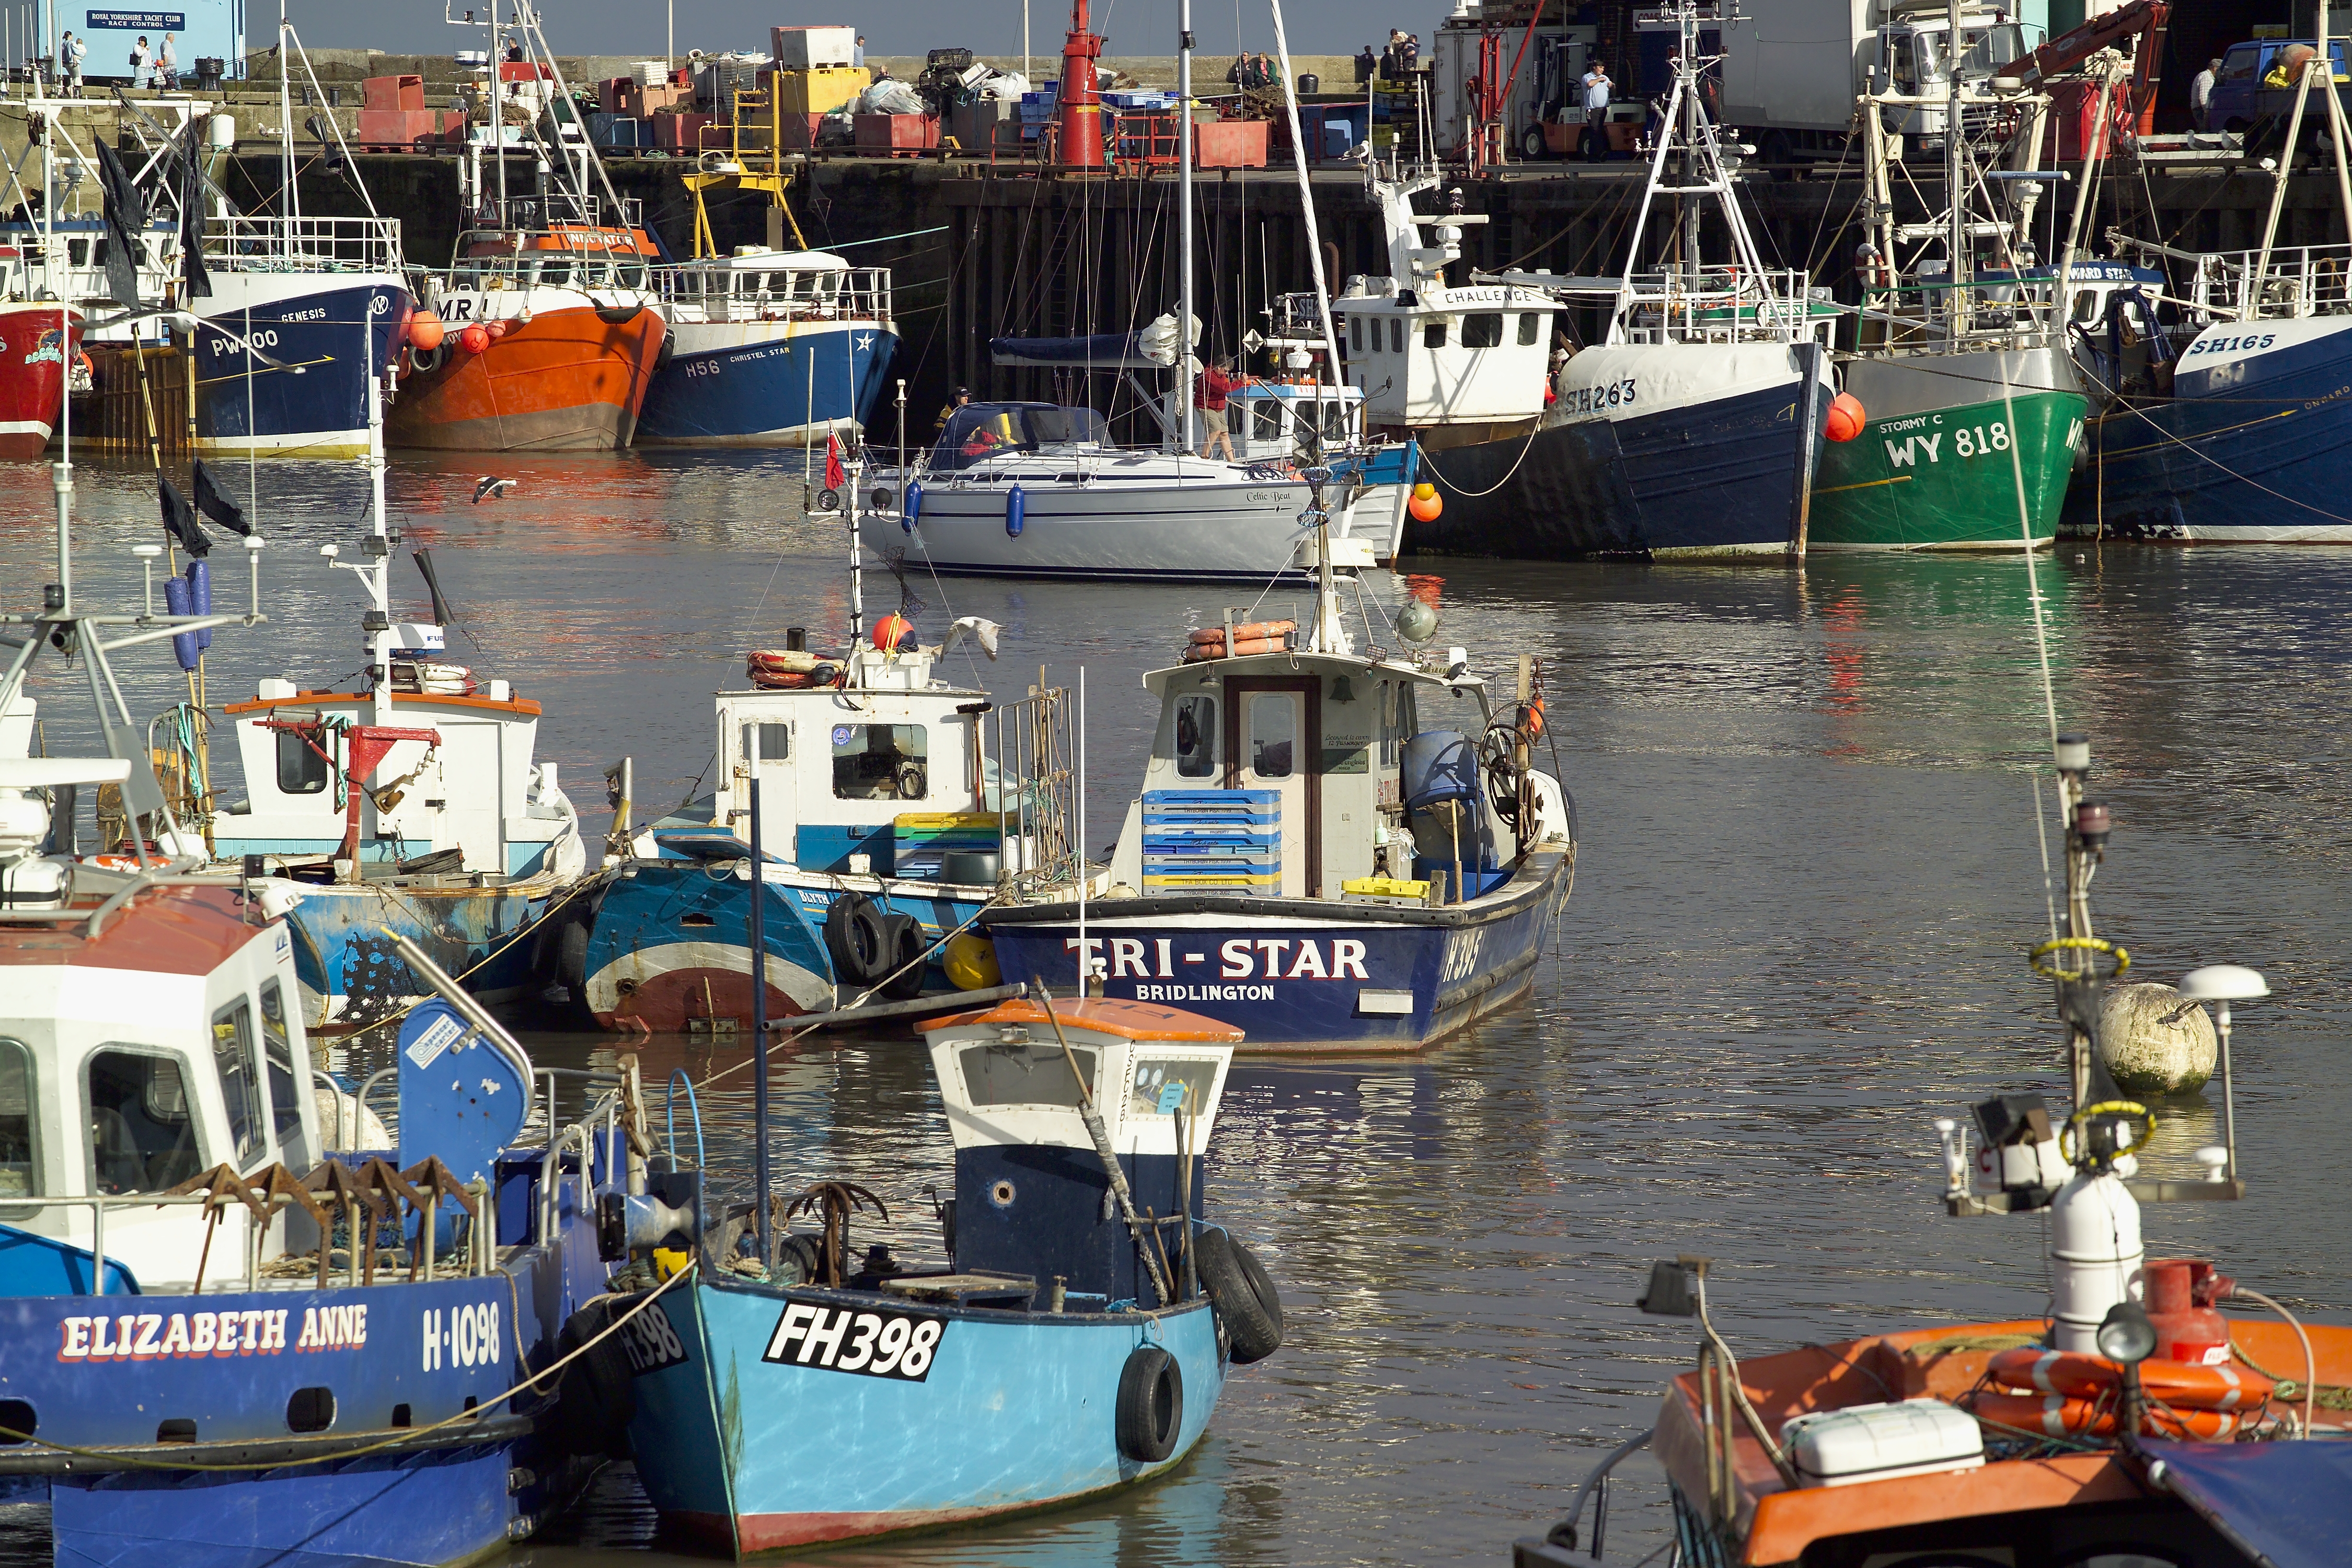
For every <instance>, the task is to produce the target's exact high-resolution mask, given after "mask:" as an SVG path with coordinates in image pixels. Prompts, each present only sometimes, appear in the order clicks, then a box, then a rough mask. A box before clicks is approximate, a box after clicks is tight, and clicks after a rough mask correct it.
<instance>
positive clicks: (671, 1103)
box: [664, 1068, 708, 1171]
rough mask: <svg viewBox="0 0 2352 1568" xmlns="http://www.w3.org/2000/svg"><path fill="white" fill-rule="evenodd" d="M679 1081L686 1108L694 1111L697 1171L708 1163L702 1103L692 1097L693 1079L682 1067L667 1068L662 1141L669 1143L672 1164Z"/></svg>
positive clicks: (675, 1161) (674, 1147)
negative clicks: (683, 1087)
mask: <svg viewBox="0 0 2352 1568" xmlns="http://www.w3.org/2000/svg"><path fill="white" fill-rule="evenodd" d="M681 1083H683V1084H684V1085H686V1108H687V1109H688V1110H690V1111H692V1112H693V1113H694V1168H695V1169H696V1170H698V1171H699V1170H703V1169H706V1168H707V1164H708V1163H707V1162H706V1161H705V1160H704V1158H703V1149H702V1105H701V1102H700V1101H698V1100H696V1099H695V1098H694V1079H692V1078H691V1077H689V1076H688V1073H687V1070H686V1069H685V1068H670V1070H669V1100H668V1104H667V1107H666V1109H667V1111H668V1115H669V1127H668V1132H667V1137H666V1138H665V1139H664V1142H667V1144H668V1145H669V1157H670V1163H672V1164H673V1165H674V1164H676V1163H677V1086H678V1085H679V1084H681Z"/></svg>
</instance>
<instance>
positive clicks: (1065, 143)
mask: <svg viewBox="0 0 2352 1568" xmlns="http://www.w3.org/2000/svg"><path fill="white" fill-rule="evenodd" d="M1102 47H1103V41H1102V38H1101V37H1100V35H1098V34H1096V33H1093V32H1090V31H1088V30H1087V0H1071V4H1070V36H1069V39H1068V41H1067V42H1066V43H1064V44H1063V46H1062V86H1061V92H1060V96H1059V97H1058V98H1056V99H1055V119H1056V120H1057V121H1060V126H1061V129H1060V132H1059V137H1060V141H1061V153H1062V163H1063V164H1064V165H1065V166H1066V167H1069V168H1074V169H1099V168H1101V167H1103V132H1102V99H1101V97H1100V96H1099V95H1098V94H1097V92H1096V91H1095V59H1096V58H1097V56H1099V55H1100V54H1101V53H1102Z"/></svg>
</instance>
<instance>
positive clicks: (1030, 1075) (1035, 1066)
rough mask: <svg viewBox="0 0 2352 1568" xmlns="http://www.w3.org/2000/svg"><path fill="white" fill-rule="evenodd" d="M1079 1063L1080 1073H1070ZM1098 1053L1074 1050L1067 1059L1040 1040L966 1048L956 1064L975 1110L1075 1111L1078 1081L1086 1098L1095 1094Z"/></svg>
mask: <svg viewBox="0 0 2352 1568" xmlns="http://www.w3.org/2000/svg"><path fill="white" fill-rule="evenodd" d="M1073 1057H1075V1058H1076V1059H1077V1064H1078V1070H1077V1072H1076V1073H1073V1072H1072V1071H1071V1070H1070V1060H1071V1058H1073ZM1095 1057H1096V1053H1095V1052H1093V1051H1091V1050H1088V1049H1087V1048H1085V1047H1071V1049H1070V1050H1069V1051H1068V1052H1067V1053H1066V1054H1065V1053H1064V1051H1063V1049H1062V1047H1060V1046H1059V1045H1056V1044H1051V1043H1041V1042H1038V1041H1035V1040H1027V1041H1021V1042H1017V1043H1014V1044H1011V1045H1004V1044H996V1045H986V1046H966V1047H964V1048H963V1049H962V1051H961V1052H959V1053H958V1055H957V1058H956V1060H957V1065H958V1066H960V1067H961V1068H962V1069H963V1089H964V1093H965V1094H967V1095H969V1096H970V1097H971V1102H972V1104H974V1105H1064V1106H1068V1107H1070V1108H1071V1109H1073V1110H1076V1107H1077V1104H1078V1079H1079V1076H1080V1075H1081V1074H1083V1075H1084V1076H1085V1079H1086V1085H1087V1094H1089V1095H1091V1094H1093V1093H1094V1088H1095Z"/></svg>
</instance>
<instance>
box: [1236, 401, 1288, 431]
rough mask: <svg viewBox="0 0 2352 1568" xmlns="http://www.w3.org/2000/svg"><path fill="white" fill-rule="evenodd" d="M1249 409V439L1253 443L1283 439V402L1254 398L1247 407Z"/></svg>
mask: <svg viewBox="0 0 2352 1568" xmlns="http://www.w3.org/2000/svg"><path fill="white" fill-rule="evenodd" d="M1245 406H1246V407H1247V408H1248V409H1249V438H1250V439H1251V440H1253V441H1279V440H1281V439H1282V400H1281V399H1280V398H1278V397H1253V398H1251V399H1250V400H1249V402H1248V403H1247V404H1246V405H1245Z"/></svg>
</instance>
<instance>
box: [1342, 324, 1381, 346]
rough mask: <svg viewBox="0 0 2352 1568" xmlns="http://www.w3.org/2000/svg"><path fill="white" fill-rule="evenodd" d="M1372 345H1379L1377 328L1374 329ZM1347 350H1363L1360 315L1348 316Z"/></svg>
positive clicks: (1362, 331) (1362, 328) (1362, 325)
mask: <svg viewBox="0 0 2352 1568" xmlns="http://www.w3.org/2000/svg"><path fill="white" fill-rule="evenodd" d="M1372 346H1373V347H1375V348H1378V347H1379V346H1380V337H1379V333H1378V329H1375V330H1374V334H1373V338H1372ZM1348 352H1349V353H1356V354H1360V353H1363V352H1364V318H1363V317H1361V316H1350V317H1349V318H1348Z"/></svg>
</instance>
